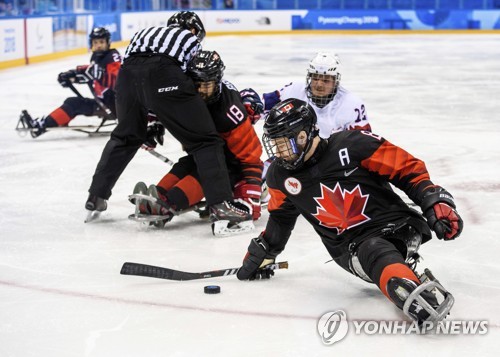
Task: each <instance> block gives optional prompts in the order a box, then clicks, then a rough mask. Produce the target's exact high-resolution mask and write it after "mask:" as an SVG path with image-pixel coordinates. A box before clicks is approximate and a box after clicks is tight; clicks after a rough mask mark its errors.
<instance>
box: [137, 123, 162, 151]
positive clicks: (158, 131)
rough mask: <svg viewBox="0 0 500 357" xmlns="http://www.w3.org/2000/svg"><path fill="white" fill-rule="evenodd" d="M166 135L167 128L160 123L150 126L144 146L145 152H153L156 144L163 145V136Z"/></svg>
mask: <svg viewBox="0 0 500 357" xmlns="http://www.w3.org/2000/svg"><path fill="white" fill-rule="evenodd" d="M164 135H165V127H164V126H163V124H162V123H160V122H159V121H157V122H153V123H152V124H150V125H149V126H148V129H147V133H146V140H145V141H144V143H143V144H142V148H143V149H145V150H153V149H154V148H156V144H157V143H158V144H160V145H163V136H164Z"/></svg>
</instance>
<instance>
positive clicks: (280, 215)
mask: <svg viewBox="0 0 500 357" xmlns="http://www.w3.org/2000/svg"><path fill="white" fill-rule="evenodd" d="M269 192H270V194H271V200H270V201H269V206H268V210H269V220H268V221H267V225H266V229H265V231H263V232H262V233H261V234H260V235H259V236H258V237H257V238H254V239H252V240H251V241H250V245H249V246H248V251H247V254H246V255H245V257H244V259H243V265H242V267H241V268H240V269H239V270H238V273H237V277H238V279H240V280H254V279H269V278H270V277H271V276H272V275H273V274H274V273H273V271H272V270H269V269H263V267H265V266H266V265H268V264H271V263H273V262H274V261H275V259H276V257H277V256H278V255H279V254H280V253H281V252H282V251H283V250H284V249H285V246H286V244H287V242H288V239H289V238H290V235H291V233H292V230H293V228H294V227H295V222H296V221H297V217H298V216H299V212H298V210H297V209H296V207H295V206H294V205H293V203H291V202H290V201H289V200H288V199H287V198H286V196H285V194H283V193H282V192H281V191H279V190H277V189H273V188H269Z"/></svg>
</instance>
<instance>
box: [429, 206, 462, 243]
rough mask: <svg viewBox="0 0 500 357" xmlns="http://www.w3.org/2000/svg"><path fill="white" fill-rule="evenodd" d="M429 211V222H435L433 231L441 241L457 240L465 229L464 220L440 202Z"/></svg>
mask: <svg viewBox="0 0 500 357" xmlns="http://www.w3.org/2000/svg"><path fill="white" fill-rule="evenodd" d="M432 211H433V212H429V211H427V213H426V216H427V221H428V222H431V224H432V222H434V224H433V227H432V229H433V230H434V232H435V233H436V236H437V237H438V238H439V239H444V240H451V239H455V238H457V237H458V236H459V235H460V233H461V232H462V229H463V222H462V218H460V216H459V215H458V213H457V211H455V210H454V209H453V208H452V207H451V206H449V205H447V204H446V203H443V202H439V203H436V204H435V205H434V206H433V207H432Z"/></svg>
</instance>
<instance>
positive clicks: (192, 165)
mask: <svg viewBox="0 0 500 357" xmlns="http://www.w3.org/2000/svg"><path fill="white" fill-rule="evenodd" d="M224 69H225V66H224V63H223V61H222V59H221V58H220V56H219V54H218V53H217V52H216V51H201V52H199V53H198V54H197V55H196V56H195V57H194V58H193V59H192V60H191V62H190V63H189V65H188V69H187V73H188V75H189V76H190V77H191V78H192V79H193V81H194V83H195V86H196V87H197V88H198V92H199V95H200V96H201V97H202V98H203V100H204V101H205V103H206V105H207V107H208V110H209V112H210V115H211V119H210V120H212V121H213V123H214V124H215V128H216V130H217V132H218V133H219V135H220V137H221V138H222V139H223V140H224V143H225V145H224V154H225V160H226V164H227V167H228V170H229V177H230V181H231V187H233V196H234V201H233V205H235V207H236V208H237V211H235V212H236V213H237V214H238V215H237V217H236V218H237V221H233V220H232V217H231V216H222V217H221V216H218V215H217V214H216V213H215V212H213V211H212V212H211V216H210V219H211V220H212V222H213V232H214V234H215V235H225V234H231V233H236V232H241V231H247V230H250V229H252V228H253V223H252V220H256V219H258V218H259V217H260V213H261V207H260V195H261V182H262V179H261V176H262V167H263V164H262V161H261V160H260V157H261V155H262V145H261V143H260V141H259V138H258V136H257V134H256V133H255V130H254V128H253V126H252V122H251V119H250V115H248V114H247V110H246V108H245V106H244V104H243V103H242V98H241V96H240V93H239V92H238V90H237V89H236V88H235V87H234V86H233V85H232V84H231V83H230V82H228V81H225V80H223V75H224ZM242 93H245V91H242ZM158 126H161V123H153V124H151V125H150V126H149V127H148V140H147V141H146V143H147V146H149V147H156V141H157V140H158V141H159V143H160V144H161V143H162V141H163V139H162V137H161V135H160V137H158V133H163V132H164V130H162V129H161V128H160V129H159V128H158ZM134 194H142V195H144V194H146V195H149V196H150V197H151V199H149V200H147V199H139V198H138V197H137V198H132V201H133V202H135V204H136V207H137V210H136V212H137V213H138V214H140V218H139V216H138V215H136V218H137V219H138V220H148V221H155V225H156V226H158V227H162V226H164V225H165V223H167V222H169V221H170V220H171V219H172V217H173V216H174V215H175V214H177V213H178V212H182V211H183V210H186V209H189V208H190V207H193V206H195V205H198V204H199V203H200V201H201V200H202V199H203V197H204V192H203V189H202V186H201V184H200V178H199V175H198V172H197V169H196V162H195V160H194V158H193V156H192V155H186V156H184V157H182V158H181V159H179V161H178V162H177V163H176V164H175V165H174V166H173V167H172V169H171V170H170V172H169V173H168V174H166V175H165V176H164V177H163V178H162V179H161V180H160V182H159V183H158V184H157V185H151V186H150V187H149V188H148V187H146V184H144V183H143V182H139V183H138V184H137V185H136V187H135V189H134ZM221 218H223V219H222V220H221ZM226 218H227V219H226ZM241 219H243V221H241V222H240V220H241Z"/></svg>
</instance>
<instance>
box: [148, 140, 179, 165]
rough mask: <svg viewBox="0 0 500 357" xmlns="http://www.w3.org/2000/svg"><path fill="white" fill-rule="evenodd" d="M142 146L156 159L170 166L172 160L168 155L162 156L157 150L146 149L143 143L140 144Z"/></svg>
mask: <svg viewBox="0 0 500 357" xmlns="http://www.w3.org/2000/svg"><path fill="white" fill-rule="evenodd" d="M142 148H143V149H144V150H146V151H147V152H149V153H150V154H151V155H153V156H154V157H157V158H158V159H160V160H161V161H163V162H165V163H167V164H169V165H170V166H172V165H173V164H174V162H173V161H172V160H170V159H169V158H168V157H166V156H163V155H162V154H160V153H159V152H158V151H156V150H155V149H146V148H145V145H143V146H142Z"/></svg>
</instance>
